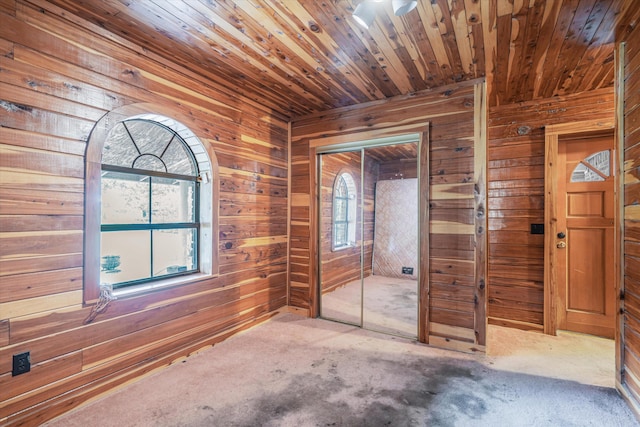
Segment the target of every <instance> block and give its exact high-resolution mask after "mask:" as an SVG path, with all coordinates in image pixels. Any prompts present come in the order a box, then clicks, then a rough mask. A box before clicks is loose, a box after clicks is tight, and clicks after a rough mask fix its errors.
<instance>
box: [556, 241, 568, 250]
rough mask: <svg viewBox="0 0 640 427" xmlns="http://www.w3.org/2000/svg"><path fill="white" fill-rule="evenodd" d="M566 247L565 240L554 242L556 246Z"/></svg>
mask: <svg viewBox="0 0 640 427" xmlns="http://www.w3.org/2000/svg"><path fill="white" fill-rule="evenodd" d="M566 247H567V244H566V243H565V242H558V243H556V248H560V249H564V248H566Z"/></svg>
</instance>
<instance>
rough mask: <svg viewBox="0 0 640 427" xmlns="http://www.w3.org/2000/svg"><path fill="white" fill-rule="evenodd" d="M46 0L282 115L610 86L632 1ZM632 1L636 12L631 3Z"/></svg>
mask: <svg viewBox="0 0 640 427" xmlns="http://www.w3.org/2000/svg"><path fill="white" fill-rule="evenodd" d="M360 1H361V0H236V1H231V0H136V1H129V0H50V3H53V4H56V5H58V6H60V7H62V8H63V9H66V10H67V11H70V12H73V13H74V14H76V15H79V16H81V17H83V18H86V19H87V20H89V21H91V22H93V23H95V24H98V25H99V26H100V27H103V28H105V29H107V30H109V31H111V32H113V33H115V34H117V35H119V36H121V37H123V38H125V39H127V40H129V41H131V42H134V43H137V44H139V45H142V46H144V47H145V48H146V49H148V50H149V51H152V52H153V53H155V54H158V55H160V56H162V57H164V58H166V59H167V60H171V61H176V62H178V63H180V64H181V65H183V66H185V67H187V68H189V69H190V70H192V71H194V72H197V73H199V74H201V75H203V76H206V77H207V78H208V79H210V80H211V81H213V82H216V83H217V84H219V85H222V86H224V87H226V88H227V89H228V90H231V91H233V92H236V93H239V94H242V95H245V96H247V97H249V98H251V99H253V100H255V101H257V102H259V103H261V104H263V105H265V106H266V107H268V108H270V109H272V110H274V111H277V112H279V113H281V114H283V115H285V116H287V117H295V116H304V115H307V114H309V113H313V112H318V111H324V110H328V109H333V108H337V107H343V106H348V105H353V104H358V103H363V102H368V101H373V100H381V99H385V98H389V97H393V96H397V95H408V94H412V93H415V92H418V91H422V90H425V89H431V88H434V87H439V86H443V85H447V84H450V83H454V82H459V81H464V80H472V79H477V78H482V77H486V78H487V80H488V87H489V104H490V105H501V104H509V103H514V102H521V101H528V100H534V99H542V98H548V97H551V96H555V95H563V94H568V93H576V92H582V91H586V90H591V89H597V88H601V87H607V86H612V85H613V81H614V68H613V62H614V29H615V26H616V19H617V17H618V16H619V15H620V14H621V12H622V11H624V10H626V9H627V8H630V7H637V6H638V3H637V0H419V1H418V6H417V7H416V8H415V9H414V10H413V11H411V12H409V13H407V14H406V15H404V16H402V17H396V16H395V15H394V14H393V11H392V8H391V0H383V1H382V2H381V3H379V5H378V6H377V7H378V9H379V10H378V12H377V14H376V16H377V17H376V20H375V22H374V24H373V25H372V26H371V27H370V28H369V29H364V28H363V27H361V26H359V25H358V24H357V23H356V22H355V21H354V19H353V17H352V12H353V10H354V8H355V6H357V4H358V3H360ZM632 3H635V6H632Z"/></svg>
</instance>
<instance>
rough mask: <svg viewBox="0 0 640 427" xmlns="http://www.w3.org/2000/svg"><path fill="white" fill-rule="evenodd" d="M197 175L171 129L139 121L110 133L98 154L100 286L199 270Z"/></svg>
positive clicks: (192, 159) (118, 285) (120, 125)
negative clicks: (99, 167)
mask: <svg viewBox="0 0 640 427" xmlns="http://www.w3.org/2000/svg"><path fill="white" fill-rule="evenodd" d="M199 175H200V171H199V169H198V164H197V163H196V161H195V157H194V155H193V153H192V152H191V150H190V149H189V146H188V145H187V144H186V143H185V142H184V140H183V139H182V138H181V137H180V136H179V135H178V134H177V133H176V132H175V131H173V130H171V129H169V128H167V127H165V126H163V125H161V124H160V123H158V122H154V121H151V120H145V119H130V120H124V121H122V122H119V123H118V124H116V126H114V127H113V129H112V130H111V132H110V133H109V136H108V137H107V140H106V142H105V145H104V147H103V150H102V174H101V180H100V183H101V190H102V191H101V230H100V259H101V270H100V283H101V284H109V285H111V286H112V287H113V288H114V289H117V288H121V287H126V286H131V285H135V284H140V283H144V282H149V281H153V280H158V279H160V278H167V277H170V276H177V275H183V274H189V273H195V272H198V271H199V257H198V253H199V251H198V240H199V239H200V222H199V221H200V213H199V204H198V199H199V189H200V184H199V182H198V177H199Z"/></svg>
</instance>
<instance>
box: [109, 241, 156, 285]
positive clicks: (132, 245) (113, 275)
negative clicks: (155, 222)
mask: <svg viewBox="0 0 640 427" xmlns="http://www.w3.org/2000/svg"><path fill="white" fill-rule="evenodd" d="M150 233H151V232H150V231H149V230H142V231H113V232H103V233H101V235H100V237H101V242H100V247H101V249H100V267H101V268H100V283H109V284H114V283H121V282H129V281H132V280H141V279H146V278H148V277H149V276H150V274H151V265H150V263H151V234H150Z"/></svg>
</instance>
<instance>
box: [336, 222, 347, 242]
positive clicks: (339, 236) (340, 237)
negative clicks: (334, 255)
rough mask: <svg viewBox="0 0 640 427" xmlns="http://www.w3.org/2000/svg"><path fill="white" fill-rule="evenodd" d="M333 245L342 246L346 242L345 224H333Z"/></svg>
mask: <svg viewBox="0 0 640 427" xmlns="http://www.w3.org/2000/svg"><path fill="white" fill-rule="evenodd" d="M334 230H335V234H334V246H336V247H337V246H344V245H346V244H347V224H345V223H339V224H335V225H334Z"/></svg>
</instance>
